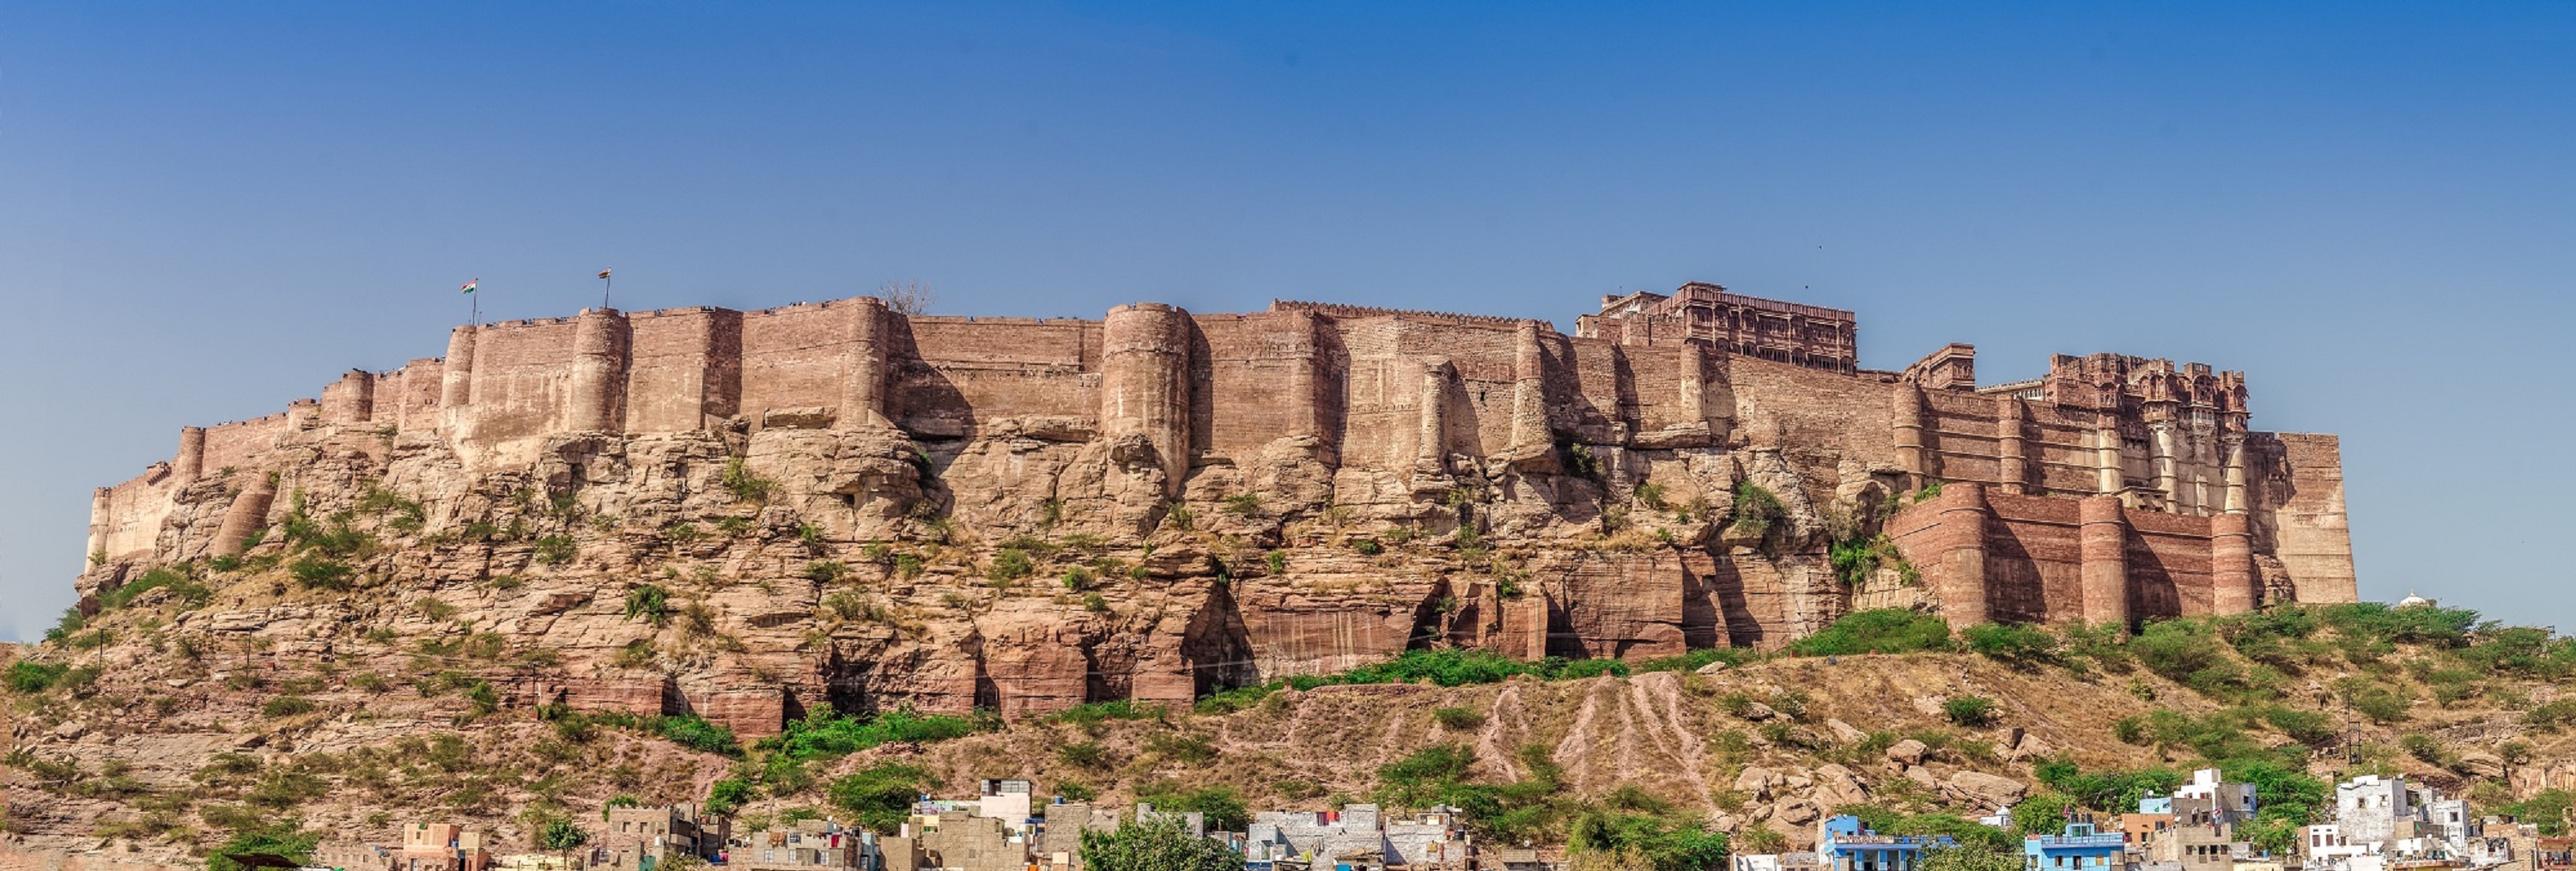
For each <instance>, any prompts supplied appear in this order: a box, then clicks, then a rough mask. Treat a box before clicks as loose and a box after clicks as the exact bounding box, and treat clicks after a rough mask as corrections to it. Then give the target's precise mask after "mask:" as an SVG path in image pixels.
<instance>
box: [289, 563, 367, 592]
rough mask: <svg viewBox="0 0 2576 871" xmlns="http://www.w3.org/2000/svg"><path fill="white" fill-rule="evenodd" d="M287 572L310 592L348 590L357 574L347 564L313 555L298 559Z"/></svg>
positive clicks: (290, 565)
mask: <svg viewBox="0 0 2576 871" xmlns="http://www.w3.org/2000/svg"><path fill="white" fill-rule="evenodd" d="M286 570H287V572H288V573H289V574H292V575H294V576H295V582H296V583H298V584H301V585H303V586H304V588H305V589H308V590H347V589H349V588H350V586H351V584H350V580H351V578H353V577H355V576H356V574H357V573H356V572H355V571H353V570H351V569H350V568H349V566H348V565H347V564H346V563H341V562H338V561H336V560H330V559H324V558H322V557H320V556H313V555H306V556H303V557H300V558H298V559H296V561H295V562H294V563H292V564H289V565H288V566H287V567H286Z"/></svg>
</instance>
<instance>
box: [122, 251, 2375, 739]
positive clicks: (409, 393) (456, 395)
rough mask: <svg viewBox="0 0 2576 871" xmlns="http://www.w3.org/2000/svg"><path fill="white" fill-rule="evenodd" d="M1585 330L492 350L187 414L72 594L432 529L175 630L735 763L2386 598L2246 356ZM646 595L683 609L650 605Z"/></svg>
mask: <svg viewBox="0 0 2576 871" xmlns="http://www.w3.org/2000/svg"><path fill="white" fill-rule="evenodd" d="M1575 323H1576V328H1575V331H1574V334H1573V335H1566V334H1564V333H1561V332H1559V331H1557V330H1556V329H1555V328H1553V327H1551V326H1549V325H1548V324H1545V323H1541V322H1537V321H1531V320H1516V319H1512V318H1501V317H1486V316H1478V315H1468V314H1448V313H1437V312H1414V311H1391V310H1383V309H1375V308H1366V307H1359V306H1348V305H1334V304H1323V303H1308V302H1285V301H1283V302H1276V303H1273V304H1272V305H1271V306H1270V308H1269V309H1268V310H1266V311H1259V312H1252V313H1245V314H1203V313H1193V312H1187V311H1183V310H1180V309H1178V308H1174V307H1171V306H1168V305H1159V304H1154V303H1139V304H1135V305H1128V306H1122V307H1119V308H1116V309H1113V310H1111V311H1109V312H1108V313H1106V314H1105V315H1104V316H1103V317H1102V318H1100V319H1098V320H1087V319H1043V320H1041V319H1019V318H970V317H948V316H929V315H922V314H903V313H899V312H896V311H893V310H890V309H889V308H888V307H887V306H886V305H884V304H883V303H881V302H880V301H878V300H876V299H872V298H857V299H846V300H838V301H833V302H826V303H816V304H799V305H793V306H786V307H782V308H775V309H769V310H764V311H750V312H742V311H731V310H726V309H719V308H687V309H670V310H662V311H653V312H642V313H626V312H619V311H615V310H610V309H593V310H590V311H585V312H582V313H581V314H579V315H578V316H576V317H571V318H560V319H544V320H529V321H513V322H504V323H494V324H487V325H481V326H469V327H460V328H457V329H456V330H454V331H453V332H452V333H451V334H450V335H449V337H448V340H447V347H446V354H445V356H444V357H442V358H437V359H420V360H414V361H412V362H410V363H409V364H407V365H404V366H403V367H401V368H399V369H395V370H393V371H391V372H381V373H376V372H364V371H353V372H349V373H347V374H345V375H342V376H341V377H340V378H339V379H338V380H337V381H336V382H332V383H330V384H328V385H326V386H324V387H323V389H322V391H321V395H320V398H319V399H318V400H312V399H308V400H298V401H295V402H293V403H290V404H289V405H288V406H287V408H286V409H285V411H284V412H282V413H279V414H273V415H270V416H267V417H262V418H257V419H253V420H246V421H239V422H234V423H226V424H221V425H216V426H208V427H203V428H198V427H188V428H184V429H182V430H180V432H179V437H178V451H177V455H176V456H174V457H172V458H171V459H170V460H169V461H167V462H165V463H156V464H154V465H152V466H151V467H150V468H149V469H148V470H147V471H146V472H145V473H144V474H142V475H141V476H139V477H137V478H135V479H133V480H130V481H127V482H124V483H122V484H118V485H116V486H113V487H107V488H102V489H100V490H98V491H97V493H96V497H95V502H94V505H93V509H92V519H91V532H90V542H89V545H90V547H89V549H90V551H91V552H92V565H91V567H90V569H89V570H88V571H87V572H86V573H84V574H83V576H82V579H81V581H80V585H81V591H82V593H83V594H84V597H85V598H84V603H85V605H84V607H95V604H94V603H95V602H96V601H97V599H98V597H99V596H101V595H103V594H105V593H107V592H109V591H113V590H115V589H116V588H117V587H118V586H119V585H121V584H124V583H126V582H128V581H130V580H132V579H133V578H135V577H137V576H138V575H139V573H141V572H143V571H145V570H148V569H150V568H153V567H156V566H161V565H168V564H173V563H178V562H181V561H210V560H224V561H233V562H238V561H241V560H245V559H256V558H258V557H259V556H260V555H261V554H263V553H266V552H274V551H275V550H276V549H277V548H278V547H279V546H280V545H279V541H280V539H281V537H282V536H286V535H289V534H291V533H292V531H293V529H295V528H313V527H331V528H344V529H347V530H351V531H353V532H355V533H358V534H363V535H365V536H369V537H371V538H370V540H372V541H377V542H382V543H383V544H385V545H394V544H397V543H399V544H400V546H383V547H364V548H355V549H353V551H352V552H351V553H348V554H345V555H344V556H343V558H344V560H345V561H346V562H347V563H348V567H349V569H350V570H351V573H352V575H353V576H354V577H353V579H352V580H350V581H349V584H351V585H352V586H355V587H357V588H361V589H380V590H382V591H384V593H385V595H380V596H365V597H360V596H343V597H331V596H318V597H305V598H297V597H293V596H280V597H279V598H278V599H276V600H275V601H225V602H218V603H216V605H215V606H214V607H211V608H209V609H207V610H206V611H204V612H199V613H194V614H191V615H188V616H187V617H186V618H184V619H188V620H194V621H202V622H200V623H199V624H197V625H199V626H200V627H201V628H202V627H212V629H213V630H215V631H225V630H227V628H228V627H230V628H233V629H238V630H239V631H260V632H264V633H267V634H268V635H270V636H281V635H282V636H284V637H286V638H288V639H290V640H289V641H288V642H287V643H286V644H285V646H284V648H283V650H284V651H285V652H307V653H328V652H329V651H330V649H331V648H332V646H333V645H335V644H340V643H344V642H343V641H342V640H341V639H345V638H347V637H348V632H349V631H350V630H351V629H357V628H363V627H367V626H375V625H384V626H392V627H399V628H401V629H402V630H403V631H404V632H405V633H406V634H414V633H417V634H424V635H430V636H437V635H440V634H441V633H445V634H449V635H456V636H480V635H495V636H498V637H501V638H504V639H507V640H508V641H509V643H512V644H517V645H525V646H529V647H542V648H545V649H549V650H555V651H560V652H561V656H560V657H558V658H556V659H555V660H554V661H551V662H548V661H542V660H532V661H530V662H529V663H528V664H527V665H525V666H523V667H520V668H519V669H518V671H517V672H516V673H515V674H514V675H513V676H511V677H510V678H509V679H508V680H507V681H505V684H506V690H507V692H509V693H511V694H512V695H513V696H514V698H517V699H519V700H522V701H537V702H546V703H553V702H561V703H564V704H568V705H571V706H574V707H576V708H594V709H628V710H640V711H648V712H660V711H671V712H679V711H689V712H697V713H703V714H706V715H707V716H709V717H711V718H715V719H718V720H721V721H723V722H726V723H728V724H730V725H733V726H734V727H735V728H737V729H740V730H743V731H745V732H747V733H750V734H763V733H768V732H775V731H777V730H778V729H779V728H780V725H781V723H782V722H783V721H784V719H785V718H789V717H794V716H798V715H799V714H800V713H802V712H803V711H806V710H808V709H812V708H814V707H816V706H821V705H831V706H833V707H838V708H842V709H846V710H876V709H884V708H886V707H888V706H890V705H893V704H909V705H916V706H919V707H921V708H923V709H925V710H930V709H939V710H961V709H965V708H968V707H973V706H988V707H993V708H996V709H998V710H1000V711H1002V712H1004V713H1006V714H1021V713H1028V712H1039V711H1047V710H1053V709H1059V708H1062V707H1066V706H1070V705H1074V704H1079V703H1082V702H1086V701H1100V700H1108V699H1119V698H1135V699H1145V700H1167V701H1169V700H1177V701H1186V700H1188V699H1190V698H1192V697H1193V696H1194V695H1197V694H1200V693H1204V692H1208V691H1211V690H1215V689H1221V688H1224V687H1229V686H1239V685H1245V684H1250V683H1256V682H1262V681H1268V680H1272V679H1276V678H1278V677H1281V676H1283V675H1291V674H1300V673H1313V672H1321V671H1329V670H1334V669H1340V668H1346V667H1349V666H1351V665H1353V664H1357V663H1361V662H1366V661H1371V660H1374V659H1377V658H1381V657H1384V656H1387V655H1390V654H1392V653H1396V652H1399V651H1402V650H1405V649H1409V648H1420V647H1426V646H1443V645H1452V646H1462V647H1473V648H1483V649H1489V650H1494V651H1498V652H1502V653H1505V654H1508V655H1511V656H1515V657H1532V658H1535V657H1545V656H1565V657H1627V658H1642V657H1660V656H1670V655H1675V654H1679V653H1682V652H1684V651H1686V650H1689V649H1693V648H1702V647H1712V646H1746V647H1775V646H1778V645H1781V644H1784V643H1786V642H1788V641H1790V640H1792V639H1794V638H1797V637H1799V636H1801V635H1803V634H1805V633H1808V632H1812V631H1814V630H1815V629H1817V628H1819V627H1821V626H1823V625H1825V624H1826V623H1829V622H1831V621H1832V620H1833V619H1835V618H1837V617H1839V616H1841V615H1843V614H1846V613H1849V612H1851V611H1853V610H1855V609H1862V608H1873V607H1915V608H1923V609H1932V610H1937V612H1938V613H1940V614H1941V615H1943V616H1944V617H1945V618H1946V619H1948V620H1949V621H1950V622H1951V623H1953V624H1954V625H1967V624H1974V623H1983V622H2053V623H2054V622H2072V621H2087V622H2091V623H2097V624H2121V625H2135V624H2137V623H2138V622H2140V621H2144V620H2150V619H2154V618H2159V617H2168V616H2178V615H2205V614H2225V613H2233V612H2240V611H2245V610H2248V609H2252V608H2255V607H2258V606H2260V605H2262V604H2265V603H2269V602H2279V601H2291V600H2295V601H2302V602H2346V601H2351V600H2353V598H2354V592H2355V591H2354V574H2353V563H2352V558H2351V550H2350V543H2349V540H2348V537H2347V534H2346V526H2345V517H2344V500H2343V492H2342V472H2341V467H2340V465H2339V459H2338V452H2337V445H2336V440H2335V438H2334V437H2333V436H2330V435H2314V434H2297V433H2276V432H2264V431H2259V430H2255V429H2252V428H2251V427H2250V418H2251V407H2250V405H2249V403H2248V398H2247V397H2248V393H2247V387H2246V381H2245V378H2244V376H2243V375H2242V374H2240V373H2236V372H2221V371H2215V370H2213V369H2212V368H2211V367H2209V366H2206V365H2202V364H2198V363H2184V364H2175V363H2173V362H2170V361H2166V360H2160V359H2147V358H2140V357H2130V356H2122V355H2118V354H2092V355H2089V356H2058V357H2054V358H2052V359H2050V360H2047V361H2045V363H2046V365H2045V367H2044V368H2043V367H2039V366H2037V365H2033V366H2030V367H2028V368H2026V369H2016V370H2015V371H2016V372H2022V373H2033V374H2035V375H2036V377H2031V378H2029V379H2027V380H2019V381H2009V382H2004V383H1991V382H1990V383H1980V382H1979V380H1978V377H1977V373H1976V366H1975V364H1976V359H1975V351H1974V349H1973V348H1971V347H1969V346H1966V345H1955V344H1954V345H1949V346H1947V347H1943V348H1940V349H1937V350H1934V351H1933V352H1932V353H1931V354H1929V355H1928V356H1925V357H1923V358H1922V359H1921V360H1919V361H1916V362H1914V363H1912V364H1910V365H1907V366H1904V367H1902V368H1901V369H1898V370H1882V369H1871V368H1867V367H1865V366H1863V365H1862V361H1861V360H1860V359H1859V358H1858V356H1857V353H1856V348H1857V344H1856V341H1855V339H1856V335H1857V330H1858V326H1859V325H1858V320H1857V317H1856V316H1855V315H1854V314H1853V313H1852V312H1848V311H1840V310H1835V309H1828V308H1820V307H1815V306H1809V305H1800V304H1793V303H1787V302H1776V301H1771V300H1765V299H1757V298H1753V297H1749V296H1743V295H1739V294H1735V293H1731V292H1729V291H1727V290H1726V289H1725V288H1723V287H1719V286H1716V285H1713V284H1700V283H1693V284H1688V285H1684V286H1682V287H1681V288H1679V289H1678V290H1676V291H1674V292H1673V293H1671V294H1660V293H1634V294H1628V295H1624V296H1615V297H1607V298H1603V299H1601V300H1600V301H1599V306H1598V309H1597V311H1594V312H1591V313H1586V314H1583V315H1581V316H1580V317H1578V318H1577V319H1576V322H1575ZM2031 362H2032V363H2033V364H2036V363H2038V362H2040V361H2031ZM298 524H302V526H298ZM317 573H318V572H317ZM503 581H506V583H503ZM646 587H650V588H651V589H652V590H653V591H655V597H656V598H654V599H653V601H655V602H656V603H659V602H660V601H661V599H660V598H658V597H659V596H662V595H665V594H667V595H668V596H669V597H670V601H671V603H672V604H671V610H672V613H673V614H674V615H675V616H674V618H672V619H669V620H664V619H662V618H661V614H660V612H659V611H656V612H654V614H653V615H652V616H653V617H654V619H651V620H646V619H640V618H638V617H637V616H636V614H635V610H636V609H635V608H634V607H633V605H632V602H633V601H634V597H633V596H632V595H630V594H631V593H633V592H634V591H636V590H639V589H643V588H646ZM433 601H434V602H437V603H438V605H437V607H431V606H430V605H429V604H428V603H429V602H433ZM298 639H300V640H298ZM299 646H300V650H299Z"/></svg>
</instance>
